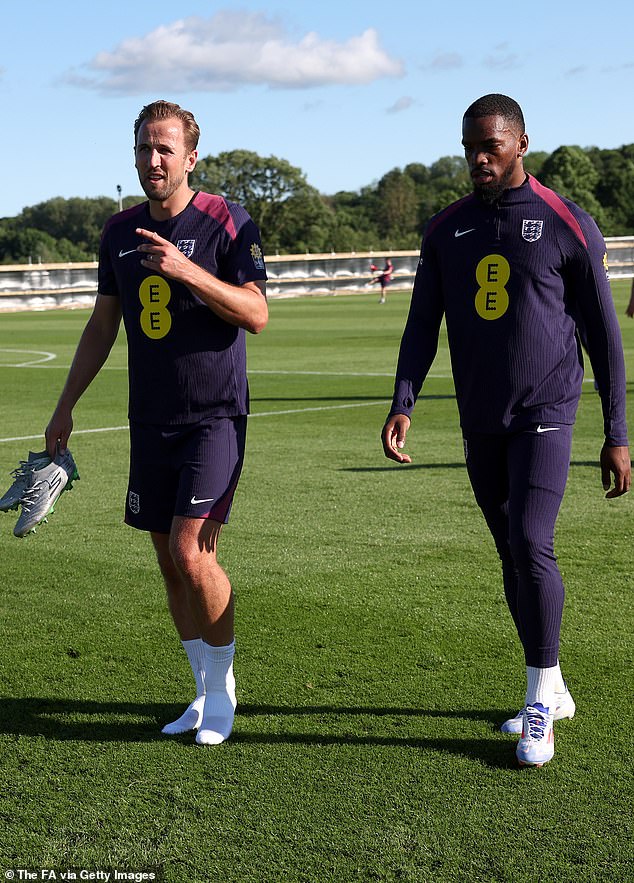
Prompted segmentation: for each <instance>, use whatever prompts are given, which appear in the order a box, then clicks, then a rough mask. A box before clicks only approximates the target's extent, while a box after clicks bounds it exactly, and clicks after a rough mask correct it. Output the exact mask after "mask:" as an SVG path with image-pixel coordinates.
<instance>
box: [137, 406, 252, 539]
mask: <svg viewBox="0 0 634 883" xmlns="http://www.w3.org/2000/svg"><path fill="white" fill-rule="evenodd" d="M246 420H247V418H246V417H245V416H244V417H243V416H241V417H216V418H209V419H207V420H204V421H201V422H200V423H198V424H196V425H195V426H187V427H147V426H138V425H135V426H131V428H130V442H131V444H130V483H129V488H128V497H127V503H126V519H125V520H126V522H127V523H128V524H130V525H132V526H133V527H136V528H138V529H140V530H148V531H152V532H156V533H169V532H170V530H171V525H172V519H173V518H174V516H183V517H186V518H204V519H211V520H214V521H218V522H220V523H226V522H227V521H228V519H229V513H230V511H231V505H232V502H233V496H234V493H235V490H236V487H237V484H238V480H239V478H240V473H241V470H242V464H243V461H244V448H245V439H246Z"/></svg>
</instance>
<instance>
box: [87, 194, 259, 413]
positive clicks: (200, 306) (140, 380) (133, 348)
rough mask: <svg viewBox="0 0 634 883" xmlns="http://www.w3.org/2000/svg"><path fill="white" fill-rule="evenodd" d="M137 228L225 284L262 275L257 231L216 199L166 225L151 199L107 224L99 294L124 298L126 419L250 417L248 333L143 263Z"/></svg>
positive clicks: (205, 197)
mask: <svg viewBox="0 0 634 883" xmlns="http://www.w3.org/2000/svg"><path fill="white" fill-rule="evenodd" d="M137 227H142V228H144V229H146V230H152V231H154V232H156V233H158V234H159V236H162V237H163V238H164V239H167V240H169V241H170V242H172V243H174V245H176V247H177V248H178V249H179V250H180V251H182V252H183V254H184V255H185V256H186V257H188V258H190V260H192V261H194V263H196V264H198V265H199V266H201V267H202V268H203V269H205V270H207V271H208V272H209V273H211V274H212V275H213V276H215V277H217V278H218V279H221V280H222V281H223V282H228V283H230V284H232V285H237V286H240V285H244V284H245V283H247V282H254V281H258V280H264V279H266V270H265V266H264V257H263V253H262V243H261V240H260V234H259V231H258V229H257V227H256V225H255V224H254V222H253V221H252V220H251V218H250V217H249V215H248V213H247V212H246V211H245V209H244V208H242V206H240V205H237V204H235V203H231V202H227V201H226V200H225V199H223V198H222V197H220V196H212V195H210V194H207V193H196V194H195V195H194V197H193V198H192V200H191V201H190V203H189V205H188V206H187V207H186V208H185V209H184V210H183V211H182V212H181V213H180V214H178V215H177V216H176V217H174V218H170V219H168V220H166V221H155V220H154V219H153V218H152V217H151V215H150V211H149V203H147V202H145V203H142V204H140V205H137V206H134V207H133V208H130V209H127V210H126V211H124V212H120V213H119V214H116V215H114V216H113V217H112V218H110V220H109V221H108V222H107V224H106V225H105V227H104V231H103V235H102V239H101V247H100V252H99V273H98V291H99V294H102V295H107V296H114V297H119V298H120V301H121V309H122V313H123V321H124V324H125V329H126V333H127V338H128V371H129V396H130V398H129V417H130V419H131V420H134V421H137V422H139V423H147V424H160V425H164V426H165V425H168V426H169V425H184V424H190V423H196V422H197V421H199V420H201V419H203V418H205V417H212V416H224V417H226V416H229V417H231V416H236V415H239V414H246V413H248V410H249V391H248V385H247V376H246V340H245V332H244V329H242V328H238V327H236V326H234V325H230V324H229V323H228V322H225V321H224V320H223V319H221V318H220V317H219V316H217V315H216V314H215V313H214V312H213V311H212V310H211V309H210V308H209V307H208V306H207V305H206V304H204V303H203V302H202V301H201V300H200V299H199V298H198V297H196V296H195V295H194V294H193V293H192V292H191V291H190V290H189V289H188V288H187V287H186V286H185V285H183V284H181V283H179V282H176V281H175V280H174V279H169V278H167V277H165V276H162V275H161V274H160V273H157V272H152V270H151V269H148V268H146V267H143V266H142V265H141V260H142V258H143V254H142V252H138V251H136V248H137V246H138V245H141V244H142V243H143V242H146V240H144V239H142V238H141V237H140V236H138V235H137V233H136V232H135V231H136V228H137ZM263 296H264V295H263Z"/></svg>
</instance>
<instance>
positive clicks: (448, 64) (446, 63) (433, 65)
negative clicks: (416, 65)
mask: <svg viewBox="0 0 634 883" xmlns="http://www.w3.org/2000/svg"><path fill="white" fill-rule="evenodd" d="M463 64H464V61H463V58H462V55H459V54H458V53H457V52H439V53H437V54H436V55H435V56H434V57H433V58H432V60H431V62H430V63H429V64H428V65H425V67H424V70H434V71H450V70H457V69H458V68H460V67H462V66H463Z"/></svg>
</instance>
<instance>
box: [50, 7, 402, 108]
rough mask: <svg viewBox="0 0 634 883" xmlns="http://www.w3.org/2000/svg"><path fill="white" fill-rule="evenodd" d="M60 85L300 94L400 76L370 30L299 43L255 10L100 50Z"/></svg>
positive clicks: (167, 28)
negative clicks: (255, 87)
mask: <svg viewBox="0 0 634 883" xmlns="http://www.w3.org/2000/svg"><path fill="white" fill-rule="evenodd" d="M85 68H86V70H87V72H86V73H83V74H79V73H77V72H76V71H75V72H71V73H69V74H68V75H67V77H66V79H67V81H69V82H71V83H73V84H75V85H78V86H82V87H87V88H92V89H97V90H99V91H101V92H104V93H111V94H126V95H132V94H138V93H142V92H147V91H150V90H151V91H152V92H160V91H164V90H169V91H170V92H175V91H199V92H216V91H232V90H235V89H237V88H239V87H240V86H243V85H252V84H262V85H267V86H269V87H270V88H273V89H303V88H308V87H311V86H323V85H333V84H342V83H369V82H371V81H372V80H376V79H378V78H380V77H397V76H401V75H402V74H403V73H404V68H403V65H402V63H401V62H400V61H399V60H397V59H394V58H391V57H390V56H389V55H388V54H387V53H386V52H385V51H384V50H383V49H382V48H381V46H380V45H379V39H378V34H377V32H376V31H375V30H374V29H372V28H369V29H368V30H365V31H363V33H362V34H360V35H359V36H353V37H350V38H349V39H348V40H346V41H345V42H336V41H334V40H325V39H322V38H321V37H320V36H319V35H318V34H317V33H315V32H309V33H307V34H306V35H305V36H303V37H302V38H301V39H300V40H293V39H292V38H291V37H289V35H288V33H287V32H286V30H285V28H284V26H283V25H282V24H281V23H280V22H279V21H276V20H274V19H271V18H268V17H267V16H265V15H262V14H260V13H247V12H234V11H229V10H225V11H221V12H218V13H216V14H215V15H214V16H212V17H211V18H200V17H190V18H184V19H180V20H179V21H175V22H173V23H172V24H168V25H162V26H161V27H158V28H156V29H155V30H153V31H151V32H150V33H148V34H146V35H145V36H143V37H131V38H129V39H127V40H124V41H123V42H122V43H120V44H119V46H117V47H116V48H115V49H114V50H113V51H112V52H100V53H99V54H98V55H96V56H95V57H94V58H93V59H92V60H91V61H89V62H88V63H87V64H86V65H85Z"/></svg>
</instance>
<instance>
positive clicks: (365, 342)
mask: <svg viewBox="0 0 634 883" xmlns="http://www.w3.org/2000/svg"><path fill="white" fill-rule="evenodd" d="M614 292H615V299H616V301H617V308H618V312H619V315H620V316H623V313H624V309H625V303H626V300H627V286H626V284H625V283H616V284H615V285H614ZM408 300H409V298H408V295H407V294H406V293H390V298H389V300H388V303H387V304H386V305H385V306H384V307H379V306H378V305H377V304H376V298H375V297H374V294H373V295H372V296H370V295H368V296H365V295H362V296H355V297H338V298H311V299H305V300H297V301H273V302H272V303H271V319H270V324H269V327H268V328H267V330H266V331H265V332H264V334H262V335H261V336H260V337H258V338H254V339H250V341H249V364H250V368H251V372H252V373H251V391H252V400H253V401H252V406H253V412H254V416H253V418H252V419H251V421H250V427H249V440H248V454H247V463H246V467H245V472H244V474H243V478H242V481H241V484H240V487H239V489H238V494H237V497H236V502H235V506H234V511H233V515H232V519H231V522H230V524H229V525H228V527H227V528H226V529H225V532H224V534H223V538H222V543H221V560H222V562H223V564H224V565H225V566H226V568H227V570H228V572H229V574H230V576H231V578H232V582H233V583H234V587H235V590H236V594H237V642H238V656H237V659H236V673H237V677H238V698H239V703H240V707H239V715H238V717H237V718H236V725H235V730H234V734H233V736H232V739H231V740H230V741H229V742H228V743H226V744H225V745H222V746H220V747H219V748H216V749H202V748H198V747H196V746H195V745H194V744H193V740H192V739H191V738H190V737H189V736H184V737H179V738H175V739H168V738H166V737H163V736H161V735H160V732H159V730H160V727H161V725H162V723H164V722H165V721H167V720H170V719H172V718H173V717H175V716H176V715H177V714H179V713H180V711H181V710H182V707H183V706H184V704H186V703H187V702H188V701H189V699H190V698H191V688H192V684H193V680H192V677H191V673H190V671H189V668H188V665H187V661H186V658H185V655H184V653H183V651H182V649H181V647H180V644H179V642H178V640H177V638H176V634H175V632H174V630H173V627H172V625H171V623H170V621H169V617H168V614H167V611H166V605H165V601H164V590H163V588H162V584H161V580H160V577H159V575H158V570H157V567H156V565H155V562H154V560H153V556H152V554H151V552H150V548H149V541H148V538H147V537H146V536H145V535H144V534H142V533H139V532H136V531H133V530H131V529H130V528H127V527H126V526H124V525H123V523H122V516H123V501H124V495H125V488H126V478H127V434H126V432H125V431H121V430H116V429H113V430H111V431H107V432H95V433H90V432H86V430H91V429H101V428H104V427H121V426H124V425H125V423H126V416H125V415H126V392H127V379H126V372H125V363H126V357H125V345H124V341H123V339H120V341H119V342H118V343H117V346H116V348H115V350H114V351H113V353H112V355H111V358H110V360H109V362H108V366H107V369H106V370H104V371H103V372H102V373H101V375H100V376H99V377H98V379H97V380H96V381H95V383H94V384H93V385H92V386H91V388H90V389H89V390H88V392H87V393H86V394H85V396H84V398H83V400H82V401H81V402H80V404H79V405H78V407H77V409H76V412H75V429H76V433H75V434H74V436H73V437H72V440H71V450H72V451H73V454H74V455H75V457H76V460H77V462H78V465H79V471H80V474H81V481H79V482H78V483H77V484H76V485H75V487H74V489H73V490H72V492H71V493H68V494H65V495H64V497H63V498H62V499H61V500H60V502H59V504H58V506H57V511H56V513H55V515H54V516H53V517H52V518H51V519H50V522H49V524H47V525H44V526H42V527H41V528H39V529H38V531H37V533H36V534H35V535H34V536H30V537H28V538H26V539H25V540H23V541H18V540H16V539H15V538H14V537H13V536H12V528H13V525H14V513H10V514H7V515H0V526H1V527H2V531H1V533H0V561H1V562H2V593H1V595H0V599H1V600H0V605H1V624H0V636H1V642H2V644H1V646H2V654H1V657H0V693H1V696H2V698H0V744H1V747H0V751H1V756H2V762H1V764H0V769H1V774H2V779H1V780H0V787H1V794H2V798H1V800H0V830H2V831H3V833H2V835H1V836H0V873H4V871H5V869H16V868H28V869H32V870H38V869H40V868H43V867H44V868H56V869H61V870H65V869H66V868H75V869H79V868H83V869H87V870H88V871H96V870H99V869H104V868H110V869H112V868H117V869H119V870H123V869H128V870H136V871H141V870H143V869H147V868H159V869H160V870H161V872H162V875H163V879H164V880H165V881H170V883H172V881H173V883H185V881H187V883H189V881H192V883H197V881H201V883H202V881H227V883H231V881H236V883H238V881H239V883H247V881H254V883H265V881H267V883H268V881H271V883H273V881H289V883H292V881H298V883H299V881H302V883H313V881H317V883H322V881H324V883H325V881H337V883H348V881H399V883H404V881H407V883H409V881H412V883H414V881H416V883H419V881H434V883H436V881H441V883H442V881H447V883H449V881H457V880H460V881H462V880H464V881H524V880H525V879H526V878H530V877H537V878H538V879H540V880H542V881H604V880H605V881H619V883H621V881H625V880H631V879H633V878H634V866H633V864H632V858H633V856H632V850H631V821H630V812H629V797H630V796H631V760H630V754H631V732H632V720H631V716H630V712H629V709H630V704H629V699H630V696H629V692H630V691H629V689H628V687H629V683H630V678H631V675H630V672H631V669H630V668H629V666H630V663H631V624H632V620H631V598H632V589H633V588H634V585H633V583H634V579H633V577H632V548H633V534H634V530H633V526H632V525H633V521H632V515H633V511H632V505H633V503H632V499H630V498H622V499H619V500H616V501H613V502H608V501H606V500H605V499H604V498H603V492H602V490H601V483H600V475H599V471H598V468H597V465H596V460H597V455H598V451H599V448H600V444H601V427H602V421H601V415H600V407H599V402H598V397H597V395H596V393H594V391H593V389H592V385H591V384H586V385H585V387H584V394H583V396H582V403H581V408H580V413H579V420H578V424H577V427H576V432H575V442H574V449H573V463H572V468H571V473H570V479H569V484H568V491H567V495H566V498H565V500H564V505H563V508H562V512H561V516H560V520H559V525H558V537H557V550H558V555H559V563H560V566H561V568H562V571H563V574H564V578H565V581H566V587H567V601H566V608H565V612H564V627H563V635H562V647H561V658H562V664H563V666H564V670H565V673H566V676H567V678H568V680H569V683H570V685H571V688H572V690H573V693H574V696H575V699H576V701H577V705H578V712H577V716H576V717H575V719H574V721H566V722H562V723H561V724H559V725H558V726H557V753H556V755H555V759H554V760H553V761H552V763H550V764H549V765H548V766H546V767H544V768H543V769H542V770H532V771H531V770H523V771H521V770H518V769H517V768H516V765H515V757H514V740H513V738H512V737H508V736H504V735H502V734H500V733H499V732H498V731H497V726H498V725H499V723H500V722H501V721H502V720H503V719H504V718H505V716H507V715H508V714H509V713H510V712H513V713H514V712H515V711H516V710H517V707H518V705H519V704H520V703H521V699H522V696H523V692H524V668H523V662H522V656H521V653H520V650H519V646H518V642H517V639H516V636H515V634H514V630H513V627H512V623H511V620H510V616H509V615H508V612H507V610H506V608H505V605H504V601H503V597H502V591H501V580H500V574H499V567H498V562H497V559H496V557H495V553H494V549H493V544H492V540H491V539H490V537H489V534H488V532H487V530H486V527H485V525H484V523H483V520H482V518H481V516H480V513H479V511H478V509H477V507H476V505H475V503H474V501H473V497H472V494H471V490H470V487H469V484H468V481H467V477H466V473H465V469H464V464H463V457H462V443H461V438H460V433H459V429H458V421H457V411H456V406H455V401H454V399H453V393H452V383H451V380H450V377H449V373H450V372H449V360H448V356H447V352H446V347H445V346H444V342H443V346H441V350H440V352H439V354H438V357H437V360H436V363H435V364H434V367H433V369H432V377H430V379H429V381H428V383H427V384H426V387H425V395H424V397H423V398H422V399H421V400H420V401H419V404H418V406H417V410H416V414H415V420H414V424H413V427H412V430H411V432H410V436H409V440H408V450H409V452H410V453H411V454H412V456H413V458H414V463H413V465H412V466H411V467H409V468H399V467H398V466H396V465H395V464H390V463H389V462H388V461H387V460H385V459H384V458H383V455H382V452H381V447H380V442H379V432H380V428H381V425H382V422H383V419H384V416H385V413H386V408H387V400H388V399H389V398H390V396H391V388H392V374H393V370H394V366H395V360H396V354H397V349H398V342H399V339H400V334H401V331H402V328H403V324H404V320H405V315H406V311H407V304H408ZM86 316H87V314H86V312H85V311H77V312H45V313H32V314H23V313H20V314H13V315H3V316H2V317H1V320H0V400H1V401H2V423H1V426H0V469H1V470H2V474H3V475H4V476H5V479H4V480H5V482H6V483H7V484H8V480H9V479H8V475H7V473H8V471H9V470H10V469H11V468H13V467H14V466H15V465H16V463H17V461H18V460H19V459H20V458H24V457H25V456H26V453H27V450H28V449H29V447H30V448H31V449H37V450H39V449H41V441H40V440H39V439H37V438H33V439H27V438H23V437H25V436H37V435H38V434H40V433H41V432H42V431H43V428H44V425H45V423H46V421H47V420H48V417H49V415H50V412H51V411H52V408H53V406H54V403H55V401H56V398H57V395H58V393H59V390H60V387H61V384H62V382H63V380H64V377H65V374H66V370H67V368H68V365H69V363H70V359H71V358H72V353H73V351H74V347H75V344H76V341H77V338H78V336H79V334H80V331H81V329H82V327H83V324H84V322H85V320H86ZM623 330H624V341H625V346H626V351H627V359H628V366H629V384H628V392H629V395H630V402H631V393H632V381H633V379H634V374H633V368H632V366H633V365H634V322H632V321H630V320H628V319H626V318H623ZM18 349H23V350H38V351H41V352H49V353H54V354H55V355H56V358H55V359H53V360H51V361H48V362H46V363H42V364H41V365H39V366H32V367H19V368H16V367H12V366H13V365H15V364H16V363H18V362H24V361H27V360H28V359H29V358H33V359H35V358H38V357H37V356H31V357H29V356H27V355H26V354H17V353H15V352H7V350H18ZM39 358H42V357H39ZM269 372H270V373H269ZM284 372H287V373H284ZM309 372H313V373H309ZM377 403H378V404H377ZM283 412H286V413H283ZM17 437H20V439H21V440H17V441H10V440H9V441H8V440H7V439H13V438H17ZM4 489H5V488H4V487H3V488H2V490H4ZM58 879H59V877H58Z"/></svg>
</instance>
